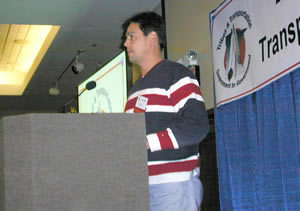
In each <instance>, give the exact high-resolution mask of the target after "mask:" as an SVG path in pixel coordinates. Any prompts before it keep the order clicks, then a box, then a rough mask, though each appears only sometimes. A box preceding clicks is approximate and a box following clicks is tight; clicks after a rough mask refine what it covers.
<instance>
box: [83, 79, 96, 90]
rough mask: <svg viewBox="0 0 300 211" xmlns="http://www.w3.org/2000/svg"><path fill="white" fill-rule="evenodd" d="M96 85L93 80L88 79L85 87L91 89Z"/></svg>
mask: <svg viewBox="0 0 300 211" xmlns="http://www.w3.org/2000/svg"><path fill="white" fill-rule="evenodd" d="M96 86H97V84H96V82H95V81H90V82H88V83H87V84H86V85H85V88H86V89H87V90H92V89H94V88H95V87H96Z"/></svg>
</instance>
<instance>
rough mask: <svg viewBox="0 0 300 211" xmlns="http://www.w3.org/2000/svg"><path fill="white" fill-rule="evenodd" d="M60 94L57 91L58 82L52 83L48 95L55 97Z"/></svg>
mask: <svg viewBox="0 0 300 211" xmlns="http://www.w3.org/2000/svg"><path fill="white" fill-rule="evenodd" d="M59 94H60V90H59V89H58V82H57V81H56V82H55V83H54V86H53V87H50V89H49V95H53V96H57V95H59Z"/></svg>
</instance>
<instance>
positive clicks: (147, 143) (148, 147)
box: [146, 139, 150, 149]
mask: <svg viewBox="0 0 300 211" xmlns="http://www.w3.org/2000/svg"><path fill="white" fill-rule="evenodd" d="M146 145H147V149H150V146H149V142H148V140H147V139H146Z"/></svg>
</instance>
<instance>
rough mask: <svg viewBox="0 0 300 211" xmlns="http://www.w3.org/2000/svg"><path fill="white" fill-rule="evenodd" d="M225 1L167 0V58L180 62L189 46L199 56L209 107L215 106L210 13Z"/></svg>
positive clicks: (205, 96) (202, 83)
mask: <svg viewBox="0 0 300 211" xmlns="http://www.w3.org/2000/svg"><path fill="white" fill-rule="evenodd" d="M222 2H223V0H166V1H165V10H166V25H167V42H168V58H169V59H170V60H173V61H177V60H178V59H179V58H183V57H184V56H185V53H186V52H187V50H188V49H195V50H196V51H198V53H199V56H200V63H199V64H200V69H201V73H200V75H201V91H202V94H203V95H204V100H205V104H206V108H207V109H210V108H213V107H214V98H213V65H212V51H211V39H210V29H209V13H210V12H211V11H212V10H214V9H215V8H216V7H217V6H218V5H220V4H221V3H222Z"/></svg>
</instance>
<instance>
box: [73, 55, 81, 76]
mask: <svg viewBox="0 0 300 211" xmlns="http://www.w3.org/2000/svg"><path fill="white" fill-rule="evenodd" d="M83 69H84V64H82V63H80V62H79V61H78V55H76V57H75V61H74V64H73V65H72V71H73V72H74V73H75V74H78V73H80V72H81V71H82V70H83Z"/></svg>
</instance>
